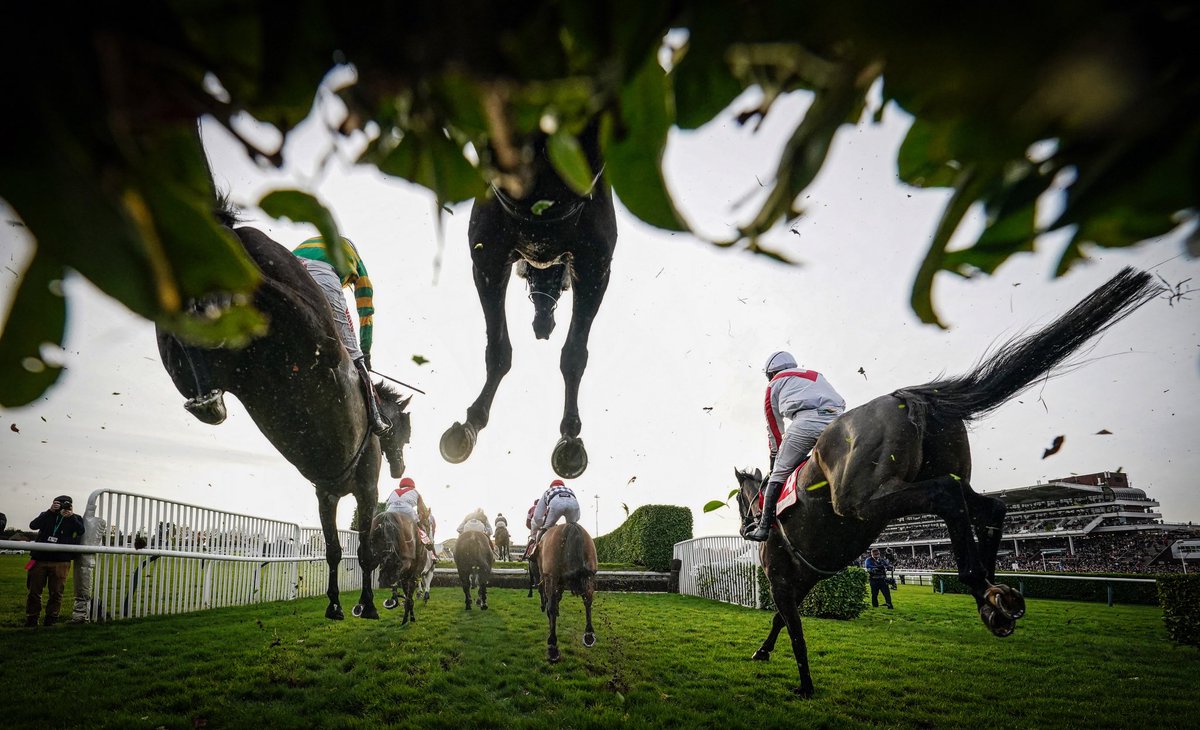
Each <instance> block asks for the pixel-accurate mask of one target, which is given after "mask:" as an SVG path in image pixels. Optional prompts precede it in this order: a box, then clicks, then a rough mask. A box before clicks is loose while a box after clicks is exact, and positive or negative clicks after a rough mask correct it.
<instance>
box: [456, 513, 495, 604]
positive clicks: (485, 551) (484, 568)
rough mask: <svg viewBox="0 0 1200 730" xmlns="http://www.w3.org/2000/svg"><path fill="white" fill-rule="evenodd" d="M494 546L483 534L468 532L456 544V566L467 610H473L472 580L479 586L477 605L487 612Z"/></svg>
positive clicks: (459, 537) (460, 536)
mask: <svg viewBox="0 0 1200 730" xmlns="http://www.w3.org/2000/svg"><path fill="white" fill-rule="evenodd" d="M494 559H495V556H494V555H492V545H491V543H490V542H489V541H488V536H487V534H486V533H483V532H475V531H468V532H464V533H462V534H461V535H459V536H458V540H457V541H456V542H455V543H454V565H455V567H457V568H458V580H459V582H460V583H461V584H462V589H463V596H464V597H465V601H466V609H467V610H468V611H470V610H471V580H472V578H474V579H475V581H476V582H477V584H478V586H479V598H477V599H476V600H475V603H477V604H478V605H479V610H481V611H486V610H487V607H488V605H487V584H488V581H489V580H491V578H492V561H493V560H494Z"/></svg>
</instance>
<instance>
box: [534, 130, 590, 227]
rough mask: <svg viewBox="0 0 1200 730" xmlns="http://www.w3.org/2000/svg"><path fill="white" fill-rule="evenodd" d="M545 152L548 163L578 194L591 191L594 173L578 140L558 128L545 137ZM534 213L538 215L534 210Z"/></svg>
mask: <svg viewBox="0 0 1200 730" xmlns="http://www.w3.org/2000/svg"><path fill="white" fill-rule="evenodd" d="M546 153H547V154H548V155H549V156H550V163H551V164H553V165H554V169H555V171H556V172H558V175H559V177H561V178H562V179H563V181H564V182H566V183H567V185H569V186H570V187H571V189H572V190H574V191H575V192H576V193H577V194H578V195H589V194H590V193H591V192H592V181H593V180H595V179H596V174H595V172H594V171H593V170H592V166H591V165H589V164H588V159H587V155H586V154H584V151H583V147H581V146H580V145H579V140H578V139H576V138H575V136H574V135H572V134H569V133H567V132H566V131H564V130H562V129H559V130H558V131H556V132H555V133H554V134H552V135H550V136H549V137H548V138H547V139H546ZM534 215H539V213H538V212H537V211H534Z"/></svg>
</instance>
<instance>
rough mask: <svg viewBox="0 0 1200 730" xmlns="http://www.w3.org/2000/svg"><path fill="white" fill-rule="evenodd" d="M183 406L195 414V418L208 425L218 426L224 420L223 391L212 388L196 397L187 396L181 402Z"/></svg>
mask: <svg viewBox="0 0 1200 730" xmlns="http://www.w3.org/2000/svg"><path fill="white" fill-rule="evenodd" d="M183 408H184V410H186V411H187V412H188V413H190V414H192V415H193V416H195V417H196V420H198V421H201V422H202V423H207V424H208V425H210V426H219V425H220V424H222V423H224V422H225V416H226V411H225V393H224V392H222V391H220V390H213V391H210V392H209V393H208V394H206V395H203V396H200V397H198V398H189V399H188V401H187V402H186V403H184V404H183Z"/></svg>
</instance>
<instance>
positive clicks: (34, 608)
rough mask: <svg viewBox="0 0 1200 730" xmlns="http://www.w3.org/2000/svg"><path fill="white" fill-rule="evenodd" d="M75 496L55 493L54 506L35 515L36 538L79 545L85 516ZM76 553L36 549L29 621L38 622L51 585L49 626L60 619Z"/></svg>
mask: <svg viewBox="0 0 1200 730" xmlns="http://www.w3.org/2000/svg"><path fill="white" fill-rule="evenodd" d="M73 506H74V503H73V500H72V499H71V498H70V497H69V496H66V495H62V496H60V497H55V498H54V501H53V502H51V503H50V509H48V510H46V511H45V512H43V513H41V514H40V515H38V516H37V517H34V518H33V521H32V522H30V523H29V529H31V530H37V531H38V534H37V539H36V542H41V543H46V544H57V545H78V544H79V543H80V542H81V541H82V540H83V533H84V522H83V518H82V517H80V516H79V515H77V514H75V512H74V510H73V509H72V507H73ZM73 557H74V555H72V554H70V553H60V552H57V551H54V552H52V551H48V550H33V551H31V552H30V558H31V559H30V561H29V564H28V565H27V566H26V568H27V569H28V570H29V575H28V576H27V578H26V586H27V587H28V588H29V596H28V598H27V599H26V600H25V625H26V626H37V622H38V614H40V613H41V612H42V590H43V589H45V588H46V587H47V586H49V589H50V598H49V600H48V601H47V602H46V617H45V619H44V620H43V621H42V623H43V625H45V626H53V625H54V624H56V623H58V612H59V609H61V608H62V599H63V591H64V590H65V588H66V585H67V573H69V572H70V570H71V559H72V558H73Z"/></svg>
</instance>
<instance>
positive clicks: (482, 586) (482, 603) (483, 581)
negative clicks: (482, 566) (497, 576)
mask: <svg viewBox="0 0 1200 730" xmlns="http://www.w3.org/2000/svg"><path fill="white" fill-rule="evenodd" d="M488 578H489V576H487V575H485V574H484V573H483V571H479V610H480V611H486V610H488V606H487V584H488Z"/></svg>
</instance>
